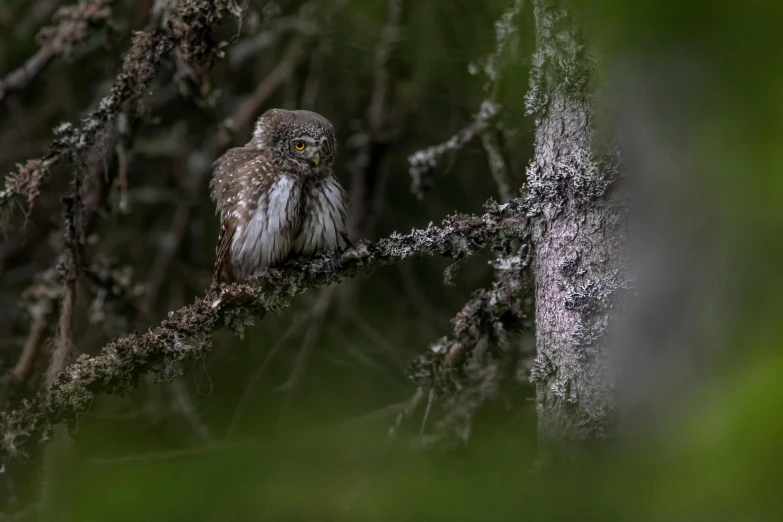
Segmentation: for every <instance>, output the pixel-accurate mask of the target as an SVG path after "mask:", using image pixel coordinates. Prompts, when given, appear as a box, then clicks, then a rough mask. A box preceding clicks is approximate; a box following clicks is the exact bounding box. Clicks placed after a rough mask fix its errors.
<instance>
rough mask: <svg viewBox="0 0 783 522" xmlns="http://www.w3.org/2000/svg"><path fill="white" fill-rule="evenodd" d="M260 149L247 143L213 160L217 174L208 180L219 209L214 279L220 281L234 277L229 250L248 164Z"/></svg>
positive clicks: (245, 183) (228, 280)
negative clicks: (257, 149)
mask: <svg viewBox="0 0 783 522" xmlns="http://www.w3.org/2000/svg"><path fill="white" fill-rule="evenodd" d="M257 156H258V152H257V151H254V150H252V149H248V148H246V147H237V148H234V149H229V150H227V151H226V152H225V153H224V154H223V155H222V156H220V158H218V159H217V161H215V163H214V164H213V169H214V175H213V177H212V180H211V181H210V183H209V188H210V197H211V198H212V201H214V202H215V203H216V204H217V212H218V213H220V234H219V236H218V244H217V249H216V252H215V253H216V256H215V271H214V275H213V279H214V280H215V281H217V282H219V283H230V282H232V281H233V280H234V273H233V272H234V271H233V267H232V265H231V259H230V255H229V252H230V250H231V243H232V242H233V240H234V233H235V231H236V226H237V222H236V220H237V212H236V209H237V205H238V203H239V201H240V198H241V197H242V196H243V191H245V189H246V186H247V182H246V177H247V175H248V173H247V172H246V171H247V166H248V164H249V163H251V162H252V160H253V159H254V158H255V157H257Z"/></svg>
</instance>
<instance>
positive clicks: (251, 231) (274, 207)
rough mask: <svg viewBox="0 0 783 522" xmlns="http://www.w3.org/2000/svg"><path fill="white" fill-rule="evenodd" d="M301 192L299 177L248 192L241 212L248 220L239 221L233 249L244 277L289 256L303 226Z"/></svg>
mask: <svg viewBox="0 0 783 522" xmlns="http://www.w3.org/2000/svg"><path fill="white" fill-rule="evenodd" d="M301 189H302V186H301V183H300V182H299V181H298V179H297V178H294V177H291V176H287V175H285V174H282V175H278V176H276V177H275V178H274V179H273V180H269V182H268V183H267V184H266V186H265V187H264V190H247V191H244V194H243V198H242V199H244V200H245V201H244V202H243V201H242V200H240V201H239V202H238V207H239V208H238V210H239V211H240V212H241V213H242V214H243V215H244V217H245V219H243V220H239V221H238V223H237V231H236V234H235V236H234V241H233V243H232V246H231V253H232V258H233V260H234V264H235V266H236V267H237V269H238V271H239V272H241V274H243V275H245V276H248V275H253V274H254V273H256V272H258V271H259V270H263V269H265V268H267V267H269V266H273V265H275V264H277V263H279V262H280V261H282V260H284V259H285V258H286V257H287V256H288V254H289V252H290V250H291V245H292V244H293V241H294V238H295V236H296V234H297V231H298V230H299V228H300V223H301V204H302V197H301V194H302V190H301Z"/></svg>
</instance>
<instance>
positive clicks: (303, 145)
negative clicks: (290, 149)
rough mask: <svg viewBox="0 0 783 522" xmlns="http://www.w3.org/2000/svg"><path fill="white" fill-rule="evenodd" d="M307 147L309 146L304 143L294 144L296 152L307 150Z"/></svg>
mask: <svg viewBox="0 0 783 522" xmlns="http://www.w3.org/2000/svg"><path fill="white" fill-rule="evenodd" d="M305 147H307V144H305V142H303V141H297V142H294V148H295V149H296V150H305Z"/></svg>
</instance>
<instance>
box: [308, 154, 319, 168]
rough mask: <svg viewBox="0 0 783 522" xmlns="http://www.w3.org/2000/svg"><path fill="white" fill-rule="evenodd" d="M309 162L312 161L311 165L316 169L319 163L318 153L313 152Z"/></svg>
mask: <svg viewBox="0 0 783 522" xmlns="http://www.w3.org/2000/svg"><path fill="white" fill-rule="evenodd" d="M310 161H312V162H313V165H315V166H316V167H317V166H318V164H319V163H321V154H320V153H318V152H314V153H313V155H312V156H310Z"/></svg>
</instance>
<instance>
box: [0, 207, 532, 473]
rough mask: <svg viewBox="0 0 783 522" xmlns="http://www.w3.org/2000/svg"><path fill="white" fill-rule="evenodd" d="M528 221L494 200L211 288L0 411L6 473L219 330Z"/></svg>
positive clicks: (237, 328)
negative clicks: (109, 396)
mask: <svg viewBox="0 0 783 522" xmlns="http://www.w3.org/2000/svg"><path fill="white" fill-rule="evenodd" d="M527 221H528V218H527V212H526V210H525V207H524V205H523V204H522V202H521V201H520V200H519V199H514V200H511V201H510V202H509V203H506V204H504V205H498V204H496V203H494V202H489V203H488V204H487V206H486V213H485V214H483V215H481V216H474V215H461V214H457V215H453V216H450V217H448V218H446V219H444V220H443V222H442V224H441V226H432V225H430V226H428V227H427V228H425V229H419V230H413V231H412V232H411V233H410V234H407V235H400V234H396V233H395V234H393V235H392V236H390V237H388V238H386V239H382V240H380V241H378V242H377V243H376V244H375V245H372V246H369V247H367V246H365V245H363V244H361V245H360V246H359V247H357V248H354V249H352V254H361V255H358V256H357V255H346V254H343V255H342V256H339V255H331V256H323V257H319V258H316V259H312V258H308V259H295V260H292V261H290V262H288V263H287V264H286V265H284V266H282V267H280V269H279V270H278V271H277V273H275V274H273V275H267V276H265V277H261V278H258V279H252V280H250V281H249V282H247V283H244V284H234V285H230V286H222V287H215V286H213V287H212V288H210V290H209V291H208V292H207V294H206V295H205V296H204V297H203V298H200V299H197V300H196V301H195V302H194V303H193V304H191V305H189V306H185V307H183V308H181V309H179V310H176V311H173V312H170V313H169V316H168V319H166V320H165V321H163V322H162V323H161V324H160V325H159V326H157V327H155V328H152V329H150V330H148V331H147V332H146V333H143V334H133V335H129V336H127V337H123V338H119V339H115V340H114V341H112V342H111V343H110V344H108V345H107V346H105V347H104V348H103V350H102V352H101V354H100V355H97V356H95V357H88V356H86V355H83V356H82V357H80V358H79V359H78V360H77V361H76V362H75V363H74V364H72V365H70V366H69V367H68V368H66V370H65V371H64V372H62V373H61V374H60V375H59V377H58V378H57V379H56V381H55V382H54V384H53V385H52V386H50V387H48V388H45V389H43V390H41V391H40V392H39V393H38V394H37V395H36V396H35V397H34V398H33V399H32V400H30V401H27V402H25V403H24V404H23V405H22V407H21V408H19V409H17V410H13V411H8V412H4V413H0V434H2V436H1V437H0V468H1V467H2V466H4V465H6V464H8V463H10V462H12V461H16V460H20V459H23V458H24V457H26V456H27V455H28V453H29V452H30V450H32V449H33V448H34V447H35V446H36V445H38V444H44V443H46V442H47V441H48V440H49V436H50V433H51V431H52V428H53V427H54V426H55V425H57V424H59V423H62V422H68V423H69V424H71V425H73V424H75V422H76V421H78V420H79V418H80V417H81V416H83V415H84V414H86V413H87V412H88V411H89V409H90V406H91V405H92V402H93V399H94V398H95V397H96V395H98V394H104V393H114V394H121V393H124V392H127V391H128V390H131V389H133V388H134V387H136V385H137V383H138V381H139V379H140V378H141V377H142V376H144V375H147V374H150V373H152V374H154V375H155V376H156V377H157V378H158V379H160V380H165V381H168V380H171V379H172V378H173V377H174V376H175V375H176V372H177V370H176V369H177V364H176V363H177V362H178V361H181V360H184V359H188V358H194V357H203V356H205V355H206V353H207V352H208V351H209V349H210V346H211V340H210V336H211V334H213V333H214V332H216V331H218V330H222V329H230V330H233V331H234V332H235V333H236V334H237V335H242V332H243V331H244V328H245V327H246V326H248V325H250V324H252V322H253V320H254V319H259V318H262V317H263V316H264V315H265V314H266V313H267V312H277V311H279V310H281V309H283V308H286V307H287V306H289V305H290V304H291V302H292V300H293V299H294V297H296V296H297V295H299V294H301V293H303V292H305V291H307V290H309V289H311V288H317V287H323V286H326V285H331V284H334V283H337V282H339V281H340V280H342V279H344V278H347V277H354V276H358V275H363V274H369V273H370V272H372V271H373V270H375V269H376V268H379V267H382V266H387V265H393V264H396V263H399V262H402V261H404V260H406V259H408V258H414V257H425V256H431V257H434V256H439V257H447V258H453V259H464V258H465V257H468V256H471V255H474V254H478V253H481V252H490V251H495V252H506V253H508V252H510V249H511V247H512V243H513V242H514V240H519V239H522V238H524V237H525V236H526V234H527V228H528V227H527ZM349 252H350V251H349Z"/></svg>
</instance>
